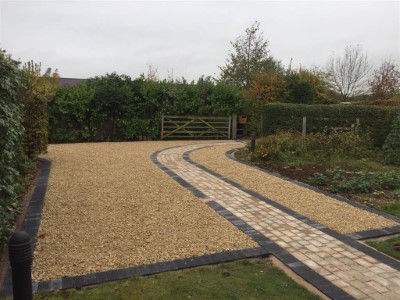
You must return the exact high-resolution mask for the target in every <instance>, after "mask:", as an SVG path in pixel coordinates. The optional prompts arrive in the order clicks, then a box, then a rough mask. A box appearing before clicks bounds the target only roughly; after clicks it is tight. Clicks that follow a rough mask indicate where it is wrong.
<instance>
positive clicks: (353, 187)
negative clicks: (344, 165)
mask: <svg viewBox="0 0 400 300" xmlns="http://www.w3.org/2000/svg"><path fill="white" fill-rule="evenodd" d="M311 182H312V183H314V184H321V183H322V185H325V184H327V183H328V182H329V184H330V185H331V188H330V190H331V191H332V192H334V193H337V192H339V193H352V194H360V193H362V194H367V193H372V192H373V191H376V190H394V189H397V188H399V187H400V173H399V172H396V171H394V170H390V171H384V172H375V173H366V172H363V171H361V172H358V173H356V174H354V173H351V174H348V172H346V171H345V170H343V169H341V168H333V169H328V170H327V176H324V175H321V174H314V176H313V177H312V178H311Z"/></svg>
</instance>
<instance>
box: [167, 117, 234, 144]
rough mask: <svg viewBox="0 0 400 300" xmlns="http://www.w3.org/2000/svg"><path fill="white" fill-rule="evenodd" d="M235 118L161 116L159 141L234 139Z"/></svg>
mask: <svg viewBox="0 0 400 300" xmlns="http://www.w3.org/2000/svg"><path fill="white" fill-rule="evenodd" d="M236 131H237V116H236V115H232V116H229V117H197V116H185V117H180V116H162V117H161V139H236Z"/></svg>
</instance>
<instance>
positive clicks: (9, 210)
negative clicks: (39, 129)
mask: <svg viewBox="0 0 400 300" xmlns="http://www.w3.org/2000/svg"><path fill="white" fill-rule="evenodd" d="M18 65H19V63H18V62H17V61H15V60H13V59H11V57H9V56H8V55H7V54H6V53H5V52H3V51H1V50H0V246H1V248H0V252H1V250H2V249H3V247H2V246H3V244H4V243H5V241H6V240H7V238H8V237H9V236H10V234H11V233H12V232H13V230H14V218H15V216H16V214H17V211H18V201H17V191H18V189H19V185H18V176H19V164H20V160H21V159H22V158H23V151H22V137H23V132H24V131H23V130H24V128H23V127H22V118H21V109H20V105H19V103H18V91H19V89H20V85H21V73H20V70H19V69H18Z"/></svg>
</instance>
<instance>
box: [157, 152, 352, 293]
mask: <svg viewBox="0 0 400 300" xmlns="http://www.w3.org/2000/svg"><path fill="white" fill-rule="evenodd" d="M179 147H181V146H179ZM207 147H211V146H204V147H202V149H203V148H207ZM173 148H175V147H173ZM168 149H171V148H168ZM165 150H166V149H165ZM196 150H198V149H194V150H190V151H187V152H185V153H184V154H183V158H184V159H185V160H186V161H188V162H189V163H191V164H194V165H196V166H197V167H199V168H200V169H203V170H204V171H207V172H209V173H211V174H212V175H214V176H216V177H218V178H220V179H223V180H225V181H226V182H228V181H229V179H227V178H225V177H223V176H221V175H219V174H218V173H215V172H213V171H211V170H209V169H207V168H206V167H203V166H201V165H199V164H197V163H195V162H193V161H191V159H190V158H189V155H190V153H191V152H193V151H196ZM162 151H163V150H160V151H157V152H155V153H154V154H153V155H152V156H151V158H152V161H153V162H154V163H155V164H156V165H157V166H158V167H159V168H160V169H162V170H163V171H165V172H166V173H167V174H168V175H170V176H171V174H174V175H173V176H171V177H172V178H173V179H175V180H176V178H175V177H176V176H178V175H176V173H174V172H172V171H171V170H169V168H167V167H166V166H164V165H163V164H162V163H160V162H159V161H158V159H157V155H158V154H159V153H160V152H162ZM180 181H184V182H185V184H182V186H192V185H190V184H189V183H188V182H186V181H185V180H184V179H182V178H181V179H180ZM180 181H178V182H179V183H180V184H181V182H180ZM228 183H231V182H228ZM200 193H201V192H200ZM201 194H203V193H201ZM207 205H208V206H209V207H211V208H212V209H214V210H215V211H216V212H217V213H218V214H220V215H221V216H223V217H224V218H225V219H227V220H228V221H229V222H231V223H232V224H233V225H234V226H235V227H237V228H238V229H239V230H241V231H242V232H243V233H245V234H246V235H248V236H250V237H251V238H252V239H253V240H254V241H255V242H257V243H258V244H259V245H260V246H261V247H262V248H264V249H265V250H266V253H271V254H273V255H274V256H276V257H277V258H278V259H279V260H280V261H282V262H283V263H284V264H285V265H287V266H288V267H289V268H290V269H291V270H292V271H294V272H295V273H296V274H298V275H299V276H301V277H302V278H303V279H304V280H306V281H307V282H309V283H310V284H312V285H313V286H314V287H316V288H317V289H318V290H320V291H321V292H322V293H324V294H325V295H327V296H328V297H330V298H332V299H343V300H344V299H355V298H354V297H352V296H351V295H350V294H348V293H347V292H345V291H344V290H342V289H340V288H339V287H337V286H336V285H334V284H333V283H332V282H330V281H329V280H327V279H326V278H324V277H323V276H321V275H319V274H318V273H317V272H315V271H314V270H312V269H311V268H309V267H308V266H306V265H305V264H303V263H302V262H301V261H300V260H298V259H297V258H295V257H294V256H293V255H291V254H290V253H288V252H287V251H286V250H284V249H283V248H282V247H280V246H279V245H277V244H276V243H275V242H273V241H272V240H270V239H268V238H267V237H265V236H264V235H263V234H261V233H260V232H259V231H257V230H255V229H254V228H253V227H251V226H250V225H248V224H247V223H245V222H244V221H243V220H241V219H240V218H239V217H237V216H235V215H234V214H232V213H231V212H230V211H229V210H227V209H225V208H224V207H223V206H221V205H219V204H218V203H217V202H215V201H208V202H207Z"/></svg>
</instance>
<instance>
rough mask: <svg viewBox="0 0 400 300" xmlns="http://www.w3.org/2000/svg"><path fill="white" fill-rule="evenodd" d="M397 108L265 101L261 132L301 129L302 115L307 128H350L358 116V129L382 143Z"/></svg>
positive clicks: (318, 130)
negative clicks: (267, 102) (268, 102)
mask: <svg viewBox="0 0 400 300" xmlns="http://www.w3.org/2000/svg"><path fill="white" fill-rule="evenodd" d="M399 112H400V107H377V106H359V105H357V106H353V105H343V104H342V105H339V104H337V105H299V104H284V103H276V104H267V105H265V106H264V108H263V120H262V128H261V135H270V134H274V133H276V132H277V131H278V130H296V131H302V122H303V117H307V132H321V131H323V130H325V129H331V128H337V127H344V128H351V127H352V126H354V125H355V124H356V119H357V118H359V120H360V125H361V129H362V130H363V131H364V132H368V133H369V134H370V136H371V138H372V139H373V142H374V146H376V147H381V146H382V145H383V143H384V142H385V139H386V137H387V136H388V134H389V132H390V129H391V125H392V122H393V119H394V118H395V117H396V115H397V114H398V113H399Z"/></svg>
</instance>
